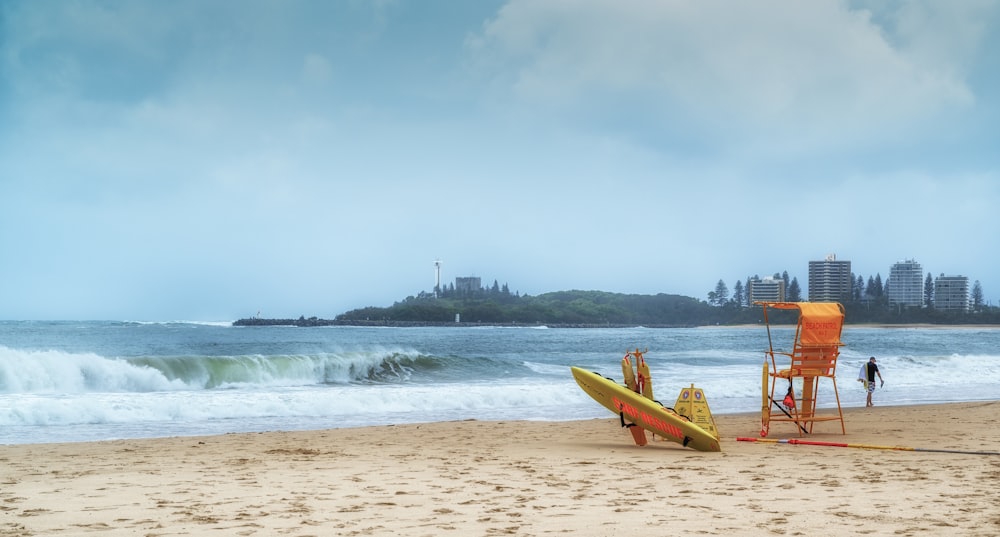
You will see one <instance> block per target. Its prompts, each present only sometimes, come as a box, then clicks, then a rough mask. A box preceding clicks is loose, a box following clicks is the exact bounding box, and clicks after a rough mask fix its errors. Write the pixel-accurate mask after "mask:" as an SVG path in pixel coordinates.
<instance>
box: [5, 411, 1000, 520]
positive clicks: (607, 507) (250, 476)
mask: <svg viewBox="0 0 1000 537" xmlns="http://www.w3.org/2000/svg"><path fill="white" fill-rule="evenodd" d="M846 412H847V432H848V434H847V435H846V436H844V435H841V434H839V425H834V424H832V423H819V424H817V425H816V434H814V435H812V436H811V437H810V438H809V439H811V440H818V441H824V442H847V443H851V444H872V445H881V446H903V447H911V448H929V449H952V450H962V451H997V450H1000V426H998V423H997V419H998V414H1000V402H984V403H961V404H948V405H930V406H906V407H874V408H870V409H861V408H856V409H848V410H847V411H846ZM717 422H718V425H719V429H720V431H721V432H722V440H723V442H722V449H723V452H722V453H700V452H696V451H692V450H689V449H684V448H681V447H680V446H678V445H677V444H674V443H669V442H653V443H651V444H649V445H647V446H646V447H642V448H640V447H636V446H634V445H633V444H632V441H631V436H630V434H629V433H628V432H626V431H624V430H622V429H621V428H620V427H619V424H618V419H617V418H613V417H610V415H609V419H600V420H587V421H576V422H563V423H544V422H500V423H494V422H481V421H465V422H458V423H432V424H422V425H400V426H385V427H370V428H361V429H338V430H330V431H317V432H290V433H252V434H229V435H223V436H215V437H191V438H167V439H153V440H125V441H112V442H95V443H79V444H40V445H19V446H0V535H4V536H12V535H17V536H27V535H129V536H135V535H138V536H154V535H156V536H159V535H163V536H166V535H267V536H270V535H295V536H307V535H317V536H325V535H405V536H409V535H427V536H438V535H456V536H468V535H536V536H537V535H623V536H635V535H674V534H681V533H684V534H702V535H767V534H771V535H982V536H995V535H1000V456H995V455H972V454H958V453H938V452H925V451H892V450H883V449H859V448H844V447H819V446H804V445H790V444H775V443H752V442H737V441H736V437H738V436H755V435H756V434H757V432H758V431H759V415H758V414H741V415H725V416H717ZM770 438H773V439H780V438H797V436H796V435H795V431H794V426H793V425H790V424H773V425H772V427H771V436H770Z"/></svg>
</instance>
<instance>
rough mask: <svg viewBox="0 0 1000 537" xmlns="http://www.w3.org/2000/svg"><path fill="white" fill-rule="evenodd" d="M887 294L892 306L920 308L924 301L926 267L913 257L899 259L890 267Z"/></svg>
mask: <svg viewBox="0 0 1000 537" xmlns="http://www.w3.org/2000/svg"><path fill="white" fill-rule="evenodd" d="M885 294H886V297H887V298H888V299H889V304H890V305H892V306H907V307H916V308H919V307H920V306H922V305H923V303H924V269H923V268H922V267H921V266H920V263H917V262H916V261H914V260H913V259H907V260H905V261H898V262H897V263H896V264H895V265H893V266H892V267H891V268H890V269H889V281H888V282H886V285H885Z"/></svg>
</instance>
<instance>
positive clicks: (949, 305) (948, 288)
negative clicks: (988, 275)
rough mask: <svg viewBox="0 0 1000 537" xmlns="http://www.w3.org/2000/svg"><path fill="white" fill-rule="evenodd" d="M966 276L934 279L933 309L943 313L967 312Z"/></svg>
mask: <svg viewBox="0 0 1000 537" xmlns="http://www.w3.org/2000/svg"><path fill="white" fill-rule="evenodd" d="M969 307H970V302H969V278H968V276H945V275H944V274H942V275H940V276H938V277H937V278H934V309H936V310H944V311H959V312H966V311H969Z"/></svg>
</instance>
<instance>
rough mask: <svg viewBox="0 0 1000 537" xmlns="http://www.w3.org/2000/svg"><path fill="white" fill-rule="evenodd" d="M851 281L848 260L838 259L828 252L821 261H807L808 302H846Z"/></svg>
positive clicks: (849, 292)
mask: <svg viewBox="0 0 1000 537" xmlns="http://www.w3.org/2000/svg"><path fill="white" fill-rule="evenodd" d="M852 283H853V282H852V281H851V262H850V261H838V260H837V256H836V255H834V254H830V255H828V256H826V259H824V260H823V261H810V262H809V301H810V302H848V301H850V300H851V284H852Z"/></svg>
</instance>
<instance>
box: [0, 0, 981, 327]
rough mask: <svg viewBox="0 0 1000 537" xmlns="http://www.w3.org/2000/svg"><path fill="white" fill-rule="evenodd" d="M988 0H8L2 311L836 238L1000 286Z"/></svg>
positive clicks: (628, 272) (192, 303) (181, 307)
mask: <svg viewBox="0 0 1000 537" xmlns="http://www.w3.org/2000/svg"><path fill="white" fill-rule="evenodd" d="M998 24H1000V2H997V1H976V0H970V1H963V2H945V1H912V2H910V1H893V2H881V1H879V2H875V1H873V2H840V1H830V0H817V1H813V2H799V1H792V0H770V1H760V2H723V1H713V0H708V1H698V2H694V1H670V0H666V1H655V2H653V1H631V0H624V1H622V0H616V1H597V0H579V1H573V2H568V1H559V0H552V1H545V2H539V1H535V0H513V1H509V2H499V1H477V2H464V1H457V0H455V1H433V0H431V1H416V0H412V1H391V0H388V1H370V2H367V1H366V2H363V1H347V0H345V1H342V2H273V1H255V0H248V1H241V2H229V1H203V0H198V1H185V0H179V1H171V2H161V1H153V0H149V1H145V0H133V1H120V2H116V1H97V0H93V1H85V0H79V1H62V2H34V1H20V0H6V1H4V2H3V3H2V4H0V248H2V252H3V262H2V263H0V318H2V319H129V320H181V319H184V320H227V319H236V318H239V317H245V316H249V315H253V314H256V313H257V312H258V311H260V312H261V315H263V316H268V317H287V316H294V317H297V316H299V315H306V316H311V315H317V316H320V317H328V318H329V317H333V316H335V315H337V314H338V313H342V312H344V311H346V310H349V309H353V308H357V307H363V306H369V305H374V306H387V305H390V304H392V303H393V302H394V301H396V300H399V299H402V298H404V297H406V296H408V295H412V294H416V293H417V292H419V291H429V290H431V289H432V287H433V284H434V266H433V262H434V260H435V259H440V260H442V261H443V266H442V279H443V280H444V281H446V282H448V281H453V279H454V278H455V277H456V276H479V277H481V278H482V279H483V281H484V282H485V283H492V282H493V281H494V280H497V281H499V282H500V283H501V284H504V283H507V284H508V285H509V286H510V288H511V289H512V290H515V291H519V292H521V293H522V294H524V293H527V294H532V295H534V294H540V293H544V292H549V291H558V290H569V289H595V290H604V291H613V292H622V293H641V294H655V293H673V294H682V295H687V296H694V297H697V298H700V299H705V298H706V296H707V293H708V292H709V291H712V290H713V289H714V288H715V284H716V282H717V281H718V280H719V279H722V280H723V281H725V282H726V284H727V285H729V286H730V287H732V285H733V284H734V283H735V282H736V281H737V280H745V279H746V278H747V277H748V276H752V275H754V274H759V275H761V276H764V275H769V274H772V273H774V272H782V271H788V273H789V275H790V276H793V277H797V278H798V279H799V282H800V285H802V287H803V289H806V287H807V267H808V262H809V261H810V260H818V259H823V258H824V257H825V256H826V255H827V254H831V253H835V254H836V255H837V257H838V259H849V260H851V262H852V268H853V270H854V272H855V273H856V274H860V275H862V276H864V277H865V278H866V279H867V278H868V277H869V276H873V275H875V274H880V275H881V277H882V278H883V279H885V278H886V277H887V276H888V274H889V268H890V266H891V265H892V264H893V263H895V262H896V261H899V260H903V259H915V260H917V261H918V262H920V263H921V264H922V265H923V269H924V272H925V273H926V272H930V273H932V274H934V275H935V276H936V275H938V274H942V273H944V274H947V275H956V274H957V275H964V276H968V277H969V278H970V281H976V280H978V281H980V282H981V285H982V288H983V291H984V295H985V297H986V299H987V300H988V301H991V302H992V303H993V304H997V303H1000V270H998V269H997V266H1000V253H998V252H997V249H996V248H995V247H994V246H995V240H996V239H995V237H997V236H998V232H1000V219H998V217H997V214H996V210H997V207H998V203H1000V162H998V160H1000V152H998V151H997V140H998V139H1000V136H998V135H1000V132H998V127H997V125H1000V109H998V105H1000V100H998V99H1000V56H998V55H997V54H996V51H997V50H1000V33H998Z"/></svg>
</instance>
